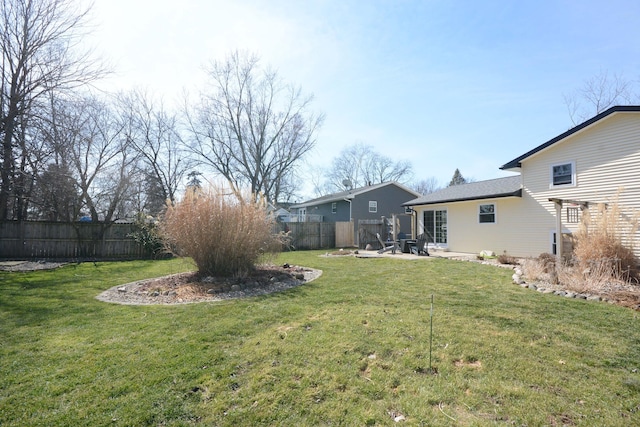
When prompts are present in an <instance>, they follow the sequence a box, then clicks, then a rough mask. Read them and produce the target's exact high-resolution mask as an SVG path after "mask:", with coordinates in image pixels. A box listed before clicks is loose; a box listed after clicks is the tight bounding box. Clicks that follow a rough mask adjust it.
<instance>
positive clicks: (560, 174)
mask: <svg viewBox="0 0 640 427" xmlns="http://www.w3.org/2000/svg"><path fill="white" fill-rule="evenodd" d="M575 185H576V163H575V162H568V163H559V164H556V165H551V185H550V187H552V188H553V187H559V186H575Z"/></svg>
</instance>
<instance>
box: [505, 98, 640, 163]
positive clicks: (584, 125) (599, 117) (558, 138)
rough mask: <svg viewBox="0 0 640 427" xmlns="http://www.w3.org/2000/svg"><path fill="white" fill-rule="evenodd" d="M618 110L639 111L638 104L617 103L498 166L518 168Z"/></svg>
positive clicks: (639, 106)
mask: <svg viewBox="0 0 640 427" xmlns="http://www.w3.org/2000/svg"><path fill="white" fill-rule="evenodd" d="M619 112H640V105H618V106H615V107H611V108H609V109H607V110H605V111H603V112H602V113H600V114H598V115H597V116H594V117H592V118H590V119H589V120H587V121H586V122H584V123H581V124H579V125H578V126H576V127H573V128H571V129H569V130H568V131H566V132H564V133H562V134H560V135H558V136H556V137H555V138H553V139H550V140H549V141H547V142H545V143H544V144H541V145H539V146H537V147H536V148H534V149H533V150H530V151H527V152H526V153H524V154H523V155H522V156H520V157H517V158H515V159H513V160H511V161H510V162H507V163H505V164H504V165H502V166H500V169H503V170H508V169H514V168H519V167H521V166H522V163H521V162H522V161H523V160H525V159H526V158H528V157H531V156H533V155H534V154H536V153H538V152H540V151H542V150H544V149H546V148H548V147H550V146H552V145H553V144H555V143H557V142H560V141H562V140H563V139H565V138H567V137H569V136H571V135H573V134H576V133H578V132H580V131H582V130H583V129H585V128H587V127H589V126H591V125H592V124H594V123H596V122H599V121H600V120H603V119H605V118H607V117H609V116H611V115H612V114H615V113H619Z"/></svg>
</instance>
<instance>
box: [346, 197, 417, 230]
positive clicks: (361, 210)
mask: <svg viewBox="0 0 640 427" xmlns="http://www.w3.org/2000/svg"><path fill="white" fill-rule="evenodd" d="M414 198H415V194H414V193H410V192H408V191H404V190H403V189H401V188H399V187H396V186H393V185H388V186H386V187H381V188H377V189H374V190H371V191H369V192H367V193H364V194H359V195H357V196H356V197H355V198H354V199H353V202H352V207H351V208H352V212H353V215H352V216H353V218H357V219H358V220H360V219H380V217H382V216H384V217H387V218H391V216H392V215H393V214H402V213H404V207H403V206H402V205H403V203H406V202H407V201H409V200H413V199H414ZM370 201H375V202H377V212H369V202H370ZM398 218H399V219H400V231H402V232H404V233H405V234H410V233H411V217H410V216H408V215H401V216H399V217H398ZM354 227H355V230H354V231H355V232H356V235H357V232H358V229H357V227H358V224H357V221H356V223H355V224H354Z"/></svg>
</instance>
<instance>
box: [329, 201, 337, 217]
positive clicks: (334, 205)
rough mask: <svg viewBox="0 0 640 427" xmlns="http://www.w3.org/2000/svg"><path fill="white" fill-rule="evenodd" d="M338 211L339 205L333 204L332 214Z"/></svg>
mask: <svg viewBox="0 0 640 427" xmlns="http://www.w3.org/2000/svg"><path fill="white" fill-rule="evenodd" d="M337 210H338V203H336V202H333V203H331V213H332V214H334V213H336V211H337Z"/></svg>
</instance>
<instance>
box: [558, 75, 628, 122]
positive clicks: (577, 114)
mask: <svg viewBox="0 0 640 427" xmlns="http://www.w3.org/2000/svg"><path fill="white" fill-rule="evenodd" d="M635 84H636V82H633V81H630V80H627V79H625V78H624V77H623V76H622V75H620V74H613V75H612V76H610V75H609V73H608V72H606V71H601V72H600V73H598V74H596V75H595V76H593V77H591V78H590V79H588V80H586V81H585V82H584V84H583V85H582V87H580V88H578V89H576V90H574V91H573V92H570V93H568V94H564V95H563V98H564V104H565V105H566V107H567V110H568V111H569V117H570V118H571V122H572V123H573V125H574V126H575V125H578V124H580V123H582V122H584V121H585V120H587V119H589V118H590V117H593V116H595V115H597V114H600V113H601V112H603V111H604V110H606V109H607V108H609V107H613V106H614V105H618V104H630V103H632V102H634V101H637V100H638V95H634V93H633V89H634V85H635Z"/></svg>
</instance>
